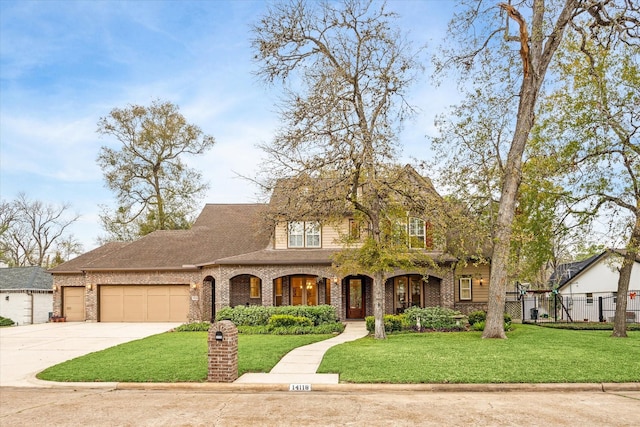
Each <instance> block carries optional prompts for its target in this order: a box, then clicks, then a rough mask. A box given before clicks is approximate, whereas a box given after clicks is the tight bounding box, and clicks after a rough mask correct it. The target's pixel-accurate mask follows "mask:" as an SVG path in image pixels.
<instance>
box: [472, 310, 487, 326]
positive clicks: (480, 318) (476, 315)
mask: <svg viewBox="0 0 640 427" xmlns="http://www.w3.org/2000/svg"><path fill="white" fill-rule="evenodd" d="M467 317H468V318H469V324H470V325H474V324H476V323H478V322H484V321H485V320H487V313H485V312H484V311H483V310H478V311H473V312H471V313H469V316H467Z"/></svg>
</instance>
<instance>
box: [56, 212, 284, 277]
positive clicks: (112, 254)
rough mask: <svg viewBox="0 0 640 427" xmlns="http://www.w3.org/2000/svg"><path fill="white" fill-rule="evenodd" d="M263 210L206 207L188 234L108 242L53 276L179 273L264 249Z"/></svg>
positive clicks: (166, 232) (170, 233)
mask: <svg viewBox="0 0 640 427" xmlns="http://www.w3.org/2000/svg"><path fill="white" fill-rule="evenodd" d="M264 209H265V205H263V204H207V205H206V206H205V207H204V209H203V210H202V212H201V213H200V216H199V217H198V218H197V220H196V221H195V223H194V225H193V227H192V228H191V229H190V230H161V231H154V232H153V233H151V234H148V235H146V236H144V237H142V238H141V239H139V240H136V241H134V242H130V243H115V244H114V243H111V244H107V245H104V246H102V247H100V248H98V249H96V250H94V251H91V252H89V253H87V254H85V255H82V256H80V257H78V258H76V259H74V260H72V261H69V262H67V263H64V264H62V265H60V266H58V267H56V268H55V269H53V270H52V272H53V273H60V272H72V271H76V272H77V271H82V270H85V271H91V270H132V269H133V270H135V269H143V270H148V269H176V268H178V269H180V268H183V266H184V265H207V264H213V263H215V261H216V260H217V259H220V258H226V257H230V256H234V255H239V254H243V253H247V252H254V251H257V250H260V249H264V248H266V247H267V245H268V244H269V239H270V236H271V228H269V227H268V226H267V224H265V223H264V222H263V221H262V220H261V218H262V217H263V215H262V213H263V212H264ZM96 251H97V252H99V255H100V256H97V255H98V254H96V253H95V252H96Z"/></svg>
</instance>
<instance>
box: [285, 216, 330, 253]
mask: <svg viewBox="0 0 640 427" xmlns="http://www.w3.org/2000/svg"><path fill="white" fill-rule="evenodd" d="M294 227H295V228H294ZM314 228H317V233H310V231H312V230H313V229H314ZM294 229H295V231H296V233H295V234H294V233H292V231H294ZM300 231H301V232H302V235H300V233H299V232H300ZM315 236H317V238H318V244H317V245H313V244H311V243H310V240H311V238H313V237H315ZM292 237H296V240H297V241H300V237H301V238H302V239H301V241H302V244H301V245H298V244H292V243H296V242H294V241H292V239H291V238H292ZM287 246H288V247H289V248H322V226H321V225H320V222H318V221H290V222H289V223H287Z"/></svg>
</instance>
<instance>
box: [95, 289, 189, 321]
mask: <svg viewBox="0 0 640 427" xmlns="http://www.w3.org/2000/svg"><path fill="white" fill-rule="evenodd" d="M188 314H189V286H188V285H166V286H136V285H130V286H100V321H101V322H186V321H187V317H188Z"/></svg>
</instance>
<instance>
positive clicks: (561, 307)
mask: <svg viewBox="0 0 640 427" xmlns="http://www.w3.org/2000/svg"><path fill="white" fill-rule="evenodd" d="M616 298H617V297H616V296H615V295H608V296H597V295H596V296H594V297H584V296H580V297H576V296H572V295H561V294H553V293H540V294H533V295H532V294H526V295H523V296H521V297H519V298H511V299H508V301H507V304H506V311H507V313H509V314H510V315H511V317H512V318H513V319H520V320H522V321H523V322H610V323H612V322H613V320H614V316H615V312H616ZM626 320H627V322H629V323H640V295H638V294H637V293H636V292H631V293H629V294H628V295H627V310H626Z"/></svg>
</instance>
